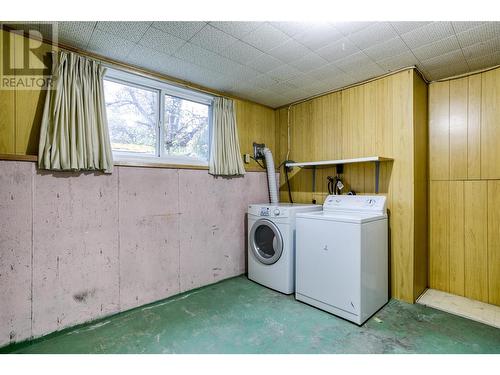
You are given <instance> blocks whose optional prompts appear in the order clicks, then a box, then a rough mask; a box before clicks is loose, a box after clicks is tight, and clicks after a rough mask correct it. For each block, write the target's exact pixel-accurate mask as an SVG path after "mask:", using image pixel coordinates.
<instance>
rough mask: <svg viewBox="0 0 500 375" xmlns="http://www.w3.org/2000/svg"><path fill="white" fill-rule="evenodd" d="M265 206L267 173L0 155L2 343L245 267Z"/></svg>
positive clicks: (172, 292)
mask: <svg viewBox="0 0 500 375" xmlns="http://www.w3.org/2000/svg"><path fill="white" fill-rule="evenodd" d="M266 201H268V192H267V180H266V175H265V173H264V172H262V173H259V172H249V173H247V174H246V176H245V177H243V178H234V179H224V178H214V177H212V176H210V175H209V174H208V173H207V171H198V170H182V169H160V168H140V167H116V168H115V170H114V173H113V174H111V175H103V174H98V173H70V172H67V173H66V172H64V173H49V172H42V171H38V170H37V168H36V166H35V164H34V163H32V162H17V161H0V346H4V345H8V344H9V343H12V342H19V341H22V340H25V339H28V338H30V337H38V336H41V335H45V334H47V333H50V332H53V331H56V330H60V329H63V328H66V327H69V326H72V325H75V324H79V323H83V322H86V321H90V320H94V319H97V318H101V317H104V316H107V315H111V314H114V313H117V312H120V311H124V310H128V309H131V308H134V307H137V306H140V305H144V304H147V303H150V302H154V301H157V300H160V299H163V298H167V297H169V296H172V295H175V294H177V293H179V292H183V291H186V290H190V289H193V288H197V287H200V286H203V285H207V284H210V283H213V282H216V281H219V280H222V279H225V278H228V277H232V276H237V275H240V274H242V273H244V272H245V269H246V220H245V212H246V207H247V205H248V204H249V203H256V202H266Z"/></svg>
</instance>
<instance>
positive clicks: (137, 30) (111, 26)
mask: <svg viewBox="0 0 500 375" xmlns="http://www.w3.org/2000/svg"><path fill="white" fill-rule="evenodd" d="M151 24H152V22H122V21H119V22H117V21H104V22H97V28H98V29H99V30H101V31H104V32H107V33H109V34H112V35H116V36H119V37H120V38H123V39H127V40H130V41H132V42H138V41H139V39H141V37H142V36H143V35H144V33H145V32H146V30H147V29H148V28H149V26H151Z"/></svg>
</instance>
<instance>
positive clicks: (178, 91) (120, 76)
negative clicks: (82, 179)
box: [103, 67, 214, 167]
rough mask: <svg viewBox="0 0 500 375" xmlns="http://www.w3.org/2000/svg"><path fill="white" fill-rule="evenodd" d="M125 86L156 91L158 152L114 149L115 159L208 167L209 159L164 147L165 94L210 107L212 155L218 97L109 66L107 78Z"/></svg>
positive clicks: (105, 78)
mask: <svg viewBox="0 0 500 375" xmlns="http://www.w3.org/2000/svg"><path fill="white" fill-rule="evenodd" d="M103 79H104V80H105V81H110V82H114V83H118V84H122V85H127V86H131V87H136V88H139V89H143V90H148V91H152V92H156V93H157V95H158V103H157V109H156V137H157V139H156V153H155V154H154V155H140V154H135V153H133V152H126V151H115V150H112V151H113V158H114V160H116V161H124V162H134V161H137V162H153V163H161V164H174V165H188V166H189V165H191V166H202V167H207V166H208V160H206V161H204V160H199V159H194V158H190V157H185V156H175V155H166V154H165V150H164V147H163V141H164V139H165V126H164V120H165V95H168V96H172V97H176V98H179V99H183V100H188V101H191V102H195V103H198V104H203V105H207V106H208V138H209V142H208V143H209V144H208V155H209V157H210V151H211V150H210V139H211V136H212V110H213V99H214V96H213V95H210V94H206V93H203V92H199V91H195V90H193V89H190V88H184V87H180V86H175V85H173V84H171V83H166V82H164V81H160V80H158V79H154V78H149V77H145V76H142V75H139V74H134V73H129V72H126V71H123V70H118V69H116V68H112V67H107V69H106V73H105V75H104V78H103Z"/></svg>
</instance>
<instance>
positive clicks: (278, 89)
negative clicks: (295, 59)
mask: <svg viewBox="0 0 500 375" xmlns="http://www.w3.org/2000/svg"><path fill="white" fill-rule="evenodd" d="M297 89H299V87H297V86H296V85H294V84H292V83H290V82H279V83H276V84H274V85H271V86H269V87H268V88H267V90H269V91H271V92H273V93H276V94H278V95H284V94H286V93H287V92H290V91H293V90H297Z"/></svg>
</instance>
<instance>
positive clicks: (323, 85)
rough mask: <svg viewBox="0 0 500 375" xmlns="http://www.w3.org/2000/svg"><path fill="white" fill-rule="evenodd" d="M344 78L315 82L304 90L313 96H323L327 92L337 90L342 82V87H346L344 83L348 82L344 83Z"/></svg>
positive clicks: (338, 77)
mask: <svg viewBox="0 0 500 375" xmlns="http://www.w3.org/2000/svg"><path fill="white" fill-rule="evenodd" d="M344 76H345V77H346V78H348V79H352V78H351V77H348V76H347V75H344ZM344 76H341V75H339V76H337V77H335V76H333V77H331V78H330V79H329V80H328V81H314V82H312V83H311V84H309V85H308V86H306V87H304V89H305V90H307V91H309V92H310V93H311V95H317V94H323V93H325V92H328V91H332V90H335V89H336V88H337V87H339V86H338V85H339V82H342V85H343V86H345V85H346V84H345V83H344V82H347V81H344Z"/></svg>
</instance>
